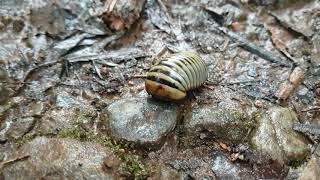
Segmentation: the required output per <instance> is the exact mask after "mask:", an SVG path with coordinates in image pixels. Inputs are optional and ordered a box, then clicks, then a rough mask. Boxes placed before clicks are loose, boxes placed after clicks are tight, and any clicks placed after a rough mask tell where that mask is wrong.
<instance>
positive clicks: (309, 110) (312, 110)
mask: <svg viewBox="0 0 320 180" xmlns="http://www.w3.org/2000/svg"><path fill="white" fill-rule="evenodd" d="M316 111H320V107H313V108H310V109H305V110H302V111H301V112H316Z"/></svg>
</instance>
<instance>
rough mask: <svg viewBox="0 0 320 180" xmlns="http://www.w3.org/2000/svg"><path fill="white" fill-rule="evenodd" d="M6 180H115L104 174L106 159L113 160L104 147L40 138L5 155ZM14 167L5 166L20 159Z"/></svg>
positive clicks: (111, 172)
mask: <svg viewBox="0 0 320 180" xmlns="http://www.w3.org/2000/svg"><path fill="white" fill-rule="evenodd" d="M4 153H5V155H6V159H5V160H4V161H3V162H2V163H1V164H0V168H2V176H3V177H2V178H4V179H8V180H10V179H42V178H44V179H113V177H115V176H114V174H113V173H114V172H113V170H112V169H110V171H108V172H105V171H103V168H102V164H103V159H104V157H106V156H113V154H112V153H111V151H110V150H109V149H107V148H105V147H102V146H101V145H98V144H94V143H89V142H85V143H84V142H79V141H75V140H68V139H49V138H44V137H40V138H36V139H34V140H33V141H32V142H30V143H27V144H25V145H24V146H22V147H21V148H20V149H18V150H16V151H13V152H12V151H7V152H4ZM19 158H21V159H20V160H17V161H15V162H14V163H7V164H5V163H4V162H7V161H10V160H14V159H19Z"/></svg>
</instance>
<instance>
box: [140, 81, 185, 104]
mask: <svg viewBox="0 0 320 180" xmlns="http://www.w3.org/2000/svg"><path fill="white" fill-rule="evenodd" d="M145 86H146V90H147V92H148V94H150V95H152V96H154V97H156V98H158V99H162V100H168V101H178V100H181V99H183V98H185V97H186V92H183V91H181V90H179V89H176V88H173V87H170V86H167V85H164V84H160V83H158V82H155V81H152V80H149V79H146V80H145Z"/></svg>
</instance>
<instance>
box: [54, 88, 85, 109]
mask: <svg viewBox="0 0 320 180" xmlns="http://www.w3.org/2000/svg"><path fill="white" fill-rule="evenodd" d="M80 104H81V103H80V102H79V100H77V99H76V97H74V96H71V95H69V94H68V93H67V92H65V91H63V92H61V93H59V94H58V95H57V99H56V105H57V107H62V108H70V107H74V106H78V105H80Z"/></svg>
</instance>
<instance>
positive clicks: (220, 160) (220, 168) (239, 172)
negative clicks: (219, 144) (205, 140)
mask: <svg viewBox="0 0 320 180" xmlns="http://www.w3.org/2000/svg"><path fill="white" fill-rule="evenodd" d="M211 170H212V171H213V172H214V173H215V174H216V176H217V177H218V178H220V179H254V177H253V176H252V175H251V174H250V170H249V169H246V168H242V167H241V166H239V165H238V164H235V163H232V162H231V161H230V160H229V159H228V157H226V156H225V155H223V154H222V153H219V152H215V153H214V154H213V159H212V168H211Z"/></svg>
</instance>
